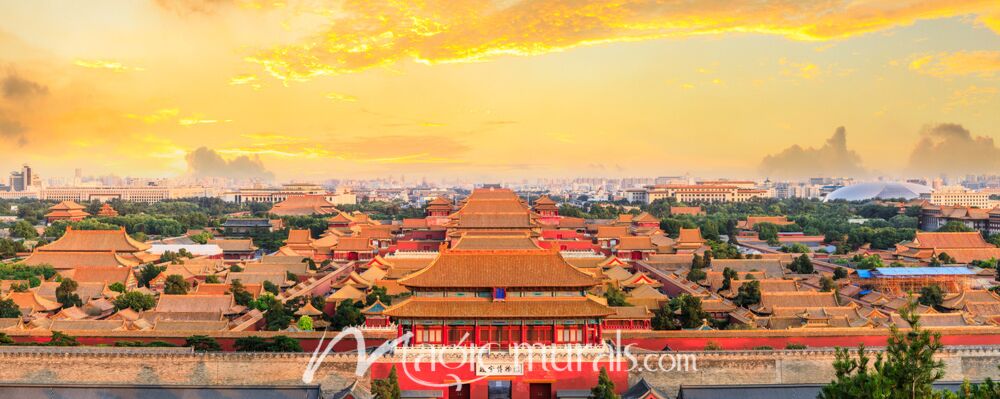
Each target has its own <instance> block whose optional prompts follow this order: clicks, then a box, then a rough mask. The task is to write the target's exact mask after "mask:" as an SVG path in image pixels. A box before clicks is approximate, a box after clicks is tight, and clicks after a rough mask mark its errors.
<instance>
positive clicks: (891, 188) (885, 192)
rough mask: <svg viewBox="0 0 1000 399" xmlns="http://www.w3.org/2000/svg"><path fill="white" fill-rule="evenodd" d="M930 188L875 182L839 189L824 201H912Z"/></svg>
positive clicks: (929, 190)
mask: <svg viewBox="0 0 1000 399" xmlns="http://www.w3.org/2000/svg"><path fill="white" fill-rule="evenodd" d="M930 192H931V188H930V187H927V186H922V185H920V184H913V183H895V182H875V183H859V184H855V185H852V186H847V187H841V188H838V189H836V190H834V191H833V192H832V193H830V194H829V195H827V196H826V201H833V200H845V201H866V200H870V199H893V198H904V199H914V198H917V197H919V196H920V194H928V193H930Z"/></svg>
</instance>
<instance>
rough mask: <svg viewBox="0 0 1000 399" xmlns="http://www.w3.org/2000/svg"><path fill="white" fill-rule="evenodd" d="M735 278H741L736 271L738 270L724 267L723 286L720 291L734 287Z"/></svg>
mask: <svg viewBox="0 0 1000 399" xmlns="http://www.w3.org/2000/svg"><path fill="white" fill-rule="evenodd" d="M735 278H739V275H738V274H737V273H736V270H733V269H730V268H728V267H727V268H725V269H723V270H722V287H721V288H719V291H720V292H721V291H727V290H729V289H730V288H732V287H733V279H735Z"/></svg>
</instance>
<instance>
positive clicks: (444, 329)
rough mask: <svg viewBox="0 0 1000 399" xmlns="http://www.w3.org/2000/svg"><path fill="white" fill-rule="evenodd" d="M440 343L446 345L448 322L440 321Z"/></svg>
mask: <svg viewBox="0 0 1000 399" xmlns="http://www.w3.org/2000/svg"><path fill="white" fill-rule="evenodd" d="M441 345H448V324H445V323H444V322H441Z"/></svg>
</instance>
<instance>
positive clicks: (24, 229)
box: [10, 220, 38, 239]
mask: <svg viewBox="0 0 1000 399" xmlns="http://www.w3.org/2000/svg"><path fill="white" fill-rule="evenodd" d="M10 236H11V237H17V238H27V239H32V238H38V232H37V231H35V226H32V225H31V223H28V222H27V221H25V220H18V221H16V222H14V225H13V226H10Z"/></svg>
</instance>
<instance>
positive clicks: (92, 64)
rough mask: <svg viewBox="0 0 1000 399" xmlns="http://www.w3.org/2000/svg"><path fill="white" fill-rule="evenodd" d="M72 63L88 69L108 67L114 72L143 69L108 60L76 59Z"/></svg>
mask: <svg viewBox="0 0 1000 399" xmlns="http://www.w3.org/2000/svg"><path fill="white" fill-rule="evenodd" d="M73 65H76V66H78V67H84V68H90V69H109V70H111V71H114V72H127V71H142V70H144V69H142V68H138V67H131V66H127V65H125V64H122V63H121V62H118V61H109V60H76V61H73Z"/></svg>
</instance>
